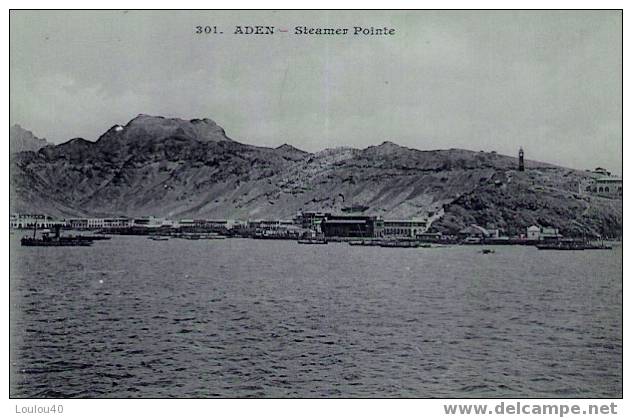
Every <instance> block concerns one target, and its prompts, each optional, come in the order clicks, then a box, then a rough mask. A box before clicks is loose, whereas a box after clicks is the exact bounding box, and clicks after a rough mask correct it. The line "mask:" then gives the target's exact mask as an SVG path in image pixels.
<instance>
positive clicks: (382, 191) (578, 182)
mask: <svg viewBox="0 0 632 418" xmlns="http://www.w3.org/2000/svg"><path fill="white" fill-rule="evenodd" d="M516 167H517V158H515V157H511V156H505V155H500V154H496V153H485V152H476V151H469V150H462V149H449V150H431V151H422V150H417V149H413V148H406V147H402V146H400V145H397V144H395V143H393V142H391V141H384V142H383V143H381V144H379V145H374V146H369V147H367V148H364V149H356V148H348V147H339V148H330V149H325V150H322V151H319V152H315V153H310V152H306V151H303V150H299V149H298V148H295V147H293V146H291V145H289V144H284V145H281V146H279V147H276V148H268V147H256V146H252V145H248V144H244V143H241V142H237V141H234V140H232V139H230V138H229V137H228V136H227V135H226V133H225V131H224V129H223V128H221V127H220V126H219V125H217V124H216V123H215V122H213V121H212V120H211V119H192V120H189V121H186V120H182V119H175V118H171V119H169V118H163V117H156V116H148V115H139V116H137V117H136V118H134V119H132V120H130V122H128V123H127V124H126V125H124V126H121V125H114V126H112V127H111V128H110V129H108V130H107V131H106V132H105V133H104V134H103V135H101V136H100V137H99V139H98V140H97V141H95V142H91V141H86V140H85V139H81V138H74V139H72V140H70V141H67V142H65V143H63V144H59V145H56V146H50V147H46V148H43V149H40V150H39V151H37V152H25V153H17V154H14V155H13V156H12V158H11V175H12V176H11V177H12V181H11V185H12V188H11V207H12V210H14V211H18V212H22V211H25V212H40V213H41V212H45V213H49V214H52V215H57V216H110V215H126V216H143V215H156V216H169V217H175V218H185V217H217V218H241V219H248V218H251V219H256V218H291V217H292V216H293V215H295V214H296V212H298V211H300V210H323V211H330V212H340V211H341V210H342V208H344V207H348V206H351V205H362V206H367V207H368V209H367V210H366V211H365V212H363V213H364V214H372V215H380V216H384V217H386V218H389V217H390V218H410V217H417V216H425V217H431V218H432V219H436V221H435V223H434V224H433V228H435V229H436V230H441V231H446V232H454V231H455V230H458V229H459V228H461V227H463V226H464V225H468V224H469V223H474V222H476V223H479V224H482V225H483V226H486V225H488V224H490V225H493V226H496V227H501V228H503V229H505V230H507V231H510V232H518V231H520V229H522V228H524V227H525V225H526V226H528V225H527V224H529V223H531V222H537V223H539V224H547V225H548V224H551V225H555V226H558V227H560V228H561V229H562V230H563V231H566V232H569V233H576V232H577V229H578V228H584V229H587V230H591V231H595V233H601V234H606V235H616V234H618V233H619V232H618V231H619V229H620V225H621V224H622V203H620V201H613V200H611V199H603V198H598V197H593V196H589V195H586V194H585V193H581V192H580V190H581V189H582V185H583V184H585V183H586V182H588V181H590V179H591V175H590V173H586V172H582V171H579V170H573V169H567V168H563V167H558V166H555V165H551V164H546V163H540V162H536V161H530V160H527V161H526V168H527V170H526V171H525V172H518V171H517V170H516ZM586 213H589V214H590V216H584V214H586ZM577 225H579V226H577Z"/></svg>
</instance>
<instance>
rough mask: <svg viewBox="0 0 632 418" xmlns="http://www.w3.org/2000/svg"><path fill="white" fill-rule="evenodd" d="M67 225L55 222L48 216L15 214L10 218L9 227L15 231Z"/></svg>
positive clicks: (62, 222) (63, 222)
mask: <svg viewBox="0 0 632 418" xmlns="http://www.w3.org/2000/svg"><path fill="white" fill-rule="evenodd" d="M65 224H66V223H65V221H59V220H55V219H53V218H52V217H51V216H48V215H39V214H30V213H14V214H12V215H11V216H10V217H9V226H10V227H11V228H13V229H32V228H51V227H52V226H54V225H62V226H63V225H65Z"/></svg>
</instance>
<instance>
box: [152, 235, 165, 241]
mask: <svg viewBox="0 0 632 418" xmlns="http://www.w3.org/2000/svg"><path fill="white" fill-rule="evenodd" d="M147 238H148V239H150V240H152V241H168V240H169V237H162V236H159V235H153V236H150V237H147Z"/></svg>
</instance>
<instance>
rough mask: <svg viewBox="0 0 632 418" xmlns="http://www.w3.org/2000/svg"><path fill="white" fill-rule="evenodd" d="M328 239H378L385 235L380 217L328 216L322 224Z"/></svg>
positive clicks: (321, 226)
mask: <svg viewBox="0 0 632 418" xmlns="http://www.w3.org/2000/svg"><path fill="white" fill-rule="evenodd" d="M320 229H321V230H322V232H323V234H324V235H325V236H326V237H345V238H378V237H381V236H383V233H384V220H383V219H382V218H381V217H379V216H353V215H328V216H327V217H326V218H325V219H324V220H322V221H321V223H320Z"/></svg>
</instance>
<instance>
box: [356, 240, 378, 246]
mask: <svg viewBox="0 0 632 418" xmlns="http://www.w3.org/2000/svg"><path fill="white" fill-rule="evenodd" d="M381 242H382V241H380V240H374V239H368V240H356V241H349V245H360V246H364V247H379V246H380V243H381Z"/></svg>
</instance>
